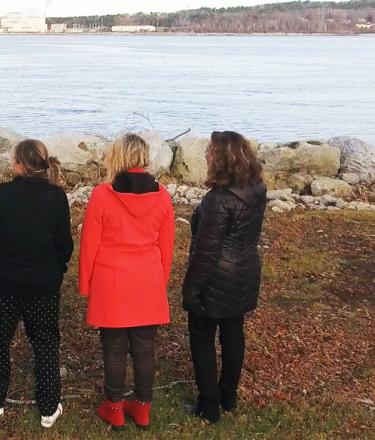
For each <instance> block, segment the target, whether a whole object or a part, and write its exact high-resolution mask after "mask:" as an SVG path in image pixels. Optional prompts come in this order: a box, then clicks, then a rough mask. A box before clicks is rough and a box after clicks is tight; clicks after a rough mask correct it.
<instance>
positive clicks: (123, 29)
mask: <svg viewBox="0 0 375 440" xmlns="http://www.w3.org/2000/svg"><path fill="white" fill-rule="evenodd" d="M155 31H156V27H155V26H112V32H131V33H135V32H155Z"/></svg>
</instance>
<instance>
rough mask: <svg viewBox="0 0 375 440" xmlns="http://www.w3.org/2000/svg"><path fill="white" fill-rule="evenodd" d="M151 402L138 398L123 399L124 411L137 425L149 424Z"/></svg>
mask: <svg viewBox="0 0 375 440" xmlns="http://www.w3.org/2000/svg"><path fill="white" fill-rule="evenodd" d="M150 410H151V402H145V403H144V402H140V401H139V400H125V401H124V412H125V414H126V415H128V416H130V417H131V418H132V419H133V420H134V421H135V423H136V424H137V425H138V426H141V427H146V426H148V425H149V424H150Z"/></svg>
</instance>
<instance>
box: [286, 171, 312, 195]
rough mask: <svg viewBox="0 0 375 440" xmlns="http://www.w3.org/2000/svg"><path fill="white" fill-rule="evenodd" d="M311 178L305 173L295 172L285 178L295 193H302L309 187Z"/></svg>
mask: <svg viewBox="0 0 375 440" xmlns="http://www.w3.org/2000/svg"><path fill="white" fill-rule="evenodd" d="M313 180H314V179H313V178H312V177H311V176H310V175H309V174H307V173H295V174H292V175H290V176H289V177H288V178H287V183H288V185H289V186H290V187H291V188H292V189H293V191H294V192H295V193H298V194H304V193H305V192H306V191H307V189H309V188H310V185H311V183H312V182H313Z"/></svg>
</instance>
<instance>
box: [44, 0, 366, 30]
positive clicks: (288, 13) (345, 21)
mask: <svg viewBox="0 0 375 440" xmlns="http://www.w3.org/2000/svg"><path fill="white" fill-rule="evenodd" d="M48 22H49V23H63V22H64V23H67V26H68V27H82V28H94V29H95V28H97V29H101V30H108V31H110V30H111V27H112V26H116V25H152V26H156V27H157V28H159V29H160V30H166V31H185V32H197V33H212V32H213V33H216V32H217V33H352V32H353V31H359V30H358V29H357V28H356V24H364V25H369V24H371V23H374V22H375V0H353V1H348V2H340V3H335V2H316V1H313V2H310V1H297V2H286V3H274V4H268V5H262V6H254V7H232V8H200V9H193V10H183V11H178V12H175V13H150V14H145V13H142V12H139V13H137V14H133V15H129V14H118V15H103V16H96V15H94V16H87V17H68V18H66V17H65V18H49V19H48ZM364 30H365V31H366V32H375V26H372V27H369V28H367V29H366V26H364Z"/></svg>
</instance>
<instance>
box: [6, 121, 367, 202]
mask: <svg viewBox="0 0 375 440" xmlns="http://www.w3.org/2000/svg"><path fill="white" fill-rule="evenodd" d="M141 135H142V136H144V138H145V139H146V140H147V142H148V143H149V144H150V159H151V164H150V171H151V172H152V173H153V174H155V175H156V176H158V177H160V176H163V175H167V176H170V177H171V178H172V179H174V180H175V181H176V182H179V183H181V182H184V183H185V184H189V185H190V187H201V186H203V184H204V181H205V179H206V173H207V165H206V160H205V150H206V147H207V145H208V143H209V139H208V138H201V137H190V136H186V137H184V138H181V139H179V140H178V141H177V142H176V141H174V142H171V143H169V144H168V143H167V142H166V141H164V140H163V139H162V138H161V136H160V135H159V134H158V133H157V132H155V131H148V132H146V133H143V134H141ZM23 138H24V137H23V136H22V135H19V134H17V133H14V132H12V131H10V130H6V129H0V174H1V175H2V178H3V179H4V178H8V177H9V176H8V175H9V170H10V166H11V159H12V149H13V147H14V146H15V145H16V144H17V143H18V142H19V141H20V140H22V139H23ZM42 140H43V141H44V142H45V144H46V145H47V148H48V149H49V152H50V154H51V155H55V156H57V157H58V158H59V159H60V161H61V163H62V170H63V175H64V177H65V181H66V184H67V186H68V187H75V186H77V185H79V186H82V185H86V184H87V185H89V186H91V185H93V184H96V183H97V182H99V181H100V180H102V179H103V177H104V167H103V159H104V154H105V151H106V149H107V148H108V146H109V145H110V141H109V140H108V139H105V138H103V137H100V136H89V135H79V134H74V135H62V136H53V137H47V138H44V139H42ZM251 145H252V148H253V149H254V150H256V151H257V155H258V157H259V159H260V160H261V161H262V162H263V164H264V171H265V179H266V183H267V185H268V187H269V189H271V190H272V189H283V188H291V190H292V192H293V193H295V194H298V195H313V196H316V197H320V196H323V195H326V194H328V195H332V196H337V197H351V196H352V194H353V188H354V187H355V186H358V185H367V186H371V185H373V184H374V183H375V148H374V147H373V146H370V145H369V144H366V143H365V142H363V141H361V140H359V139H356V138H350V137H335V138H332V139H329V140H327V141H325V140H303V141H295V142H289V143H285V144H277V143H259V142H257V141H255V140H251ZM188 196H189V197H183V198H185V199H186V200H188V201H190V200H193V201H194V199H197V198H198V197H195V196H196V194H193V193H191V192H190V193H189V194H188Z"/></svg>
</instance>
